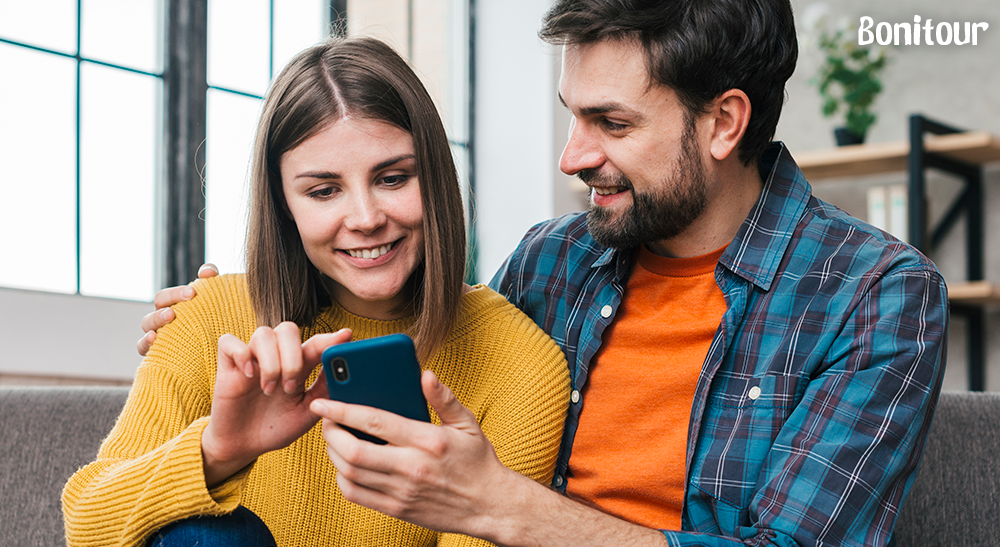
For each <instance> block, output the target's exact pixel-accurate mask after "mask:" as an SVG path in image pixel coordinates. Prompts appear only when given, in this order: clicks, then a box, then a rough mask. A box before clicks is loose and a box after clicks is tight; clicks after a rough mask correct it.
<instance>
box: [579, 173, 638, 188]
mask: <svg viewBox="0 0 1000 547" xmlns="http://www.w3.org/2000/svg"><path fill="white" fill-rule="evenodd" d="M576 176H577V177H579V179H580V180H582V181H583V182H584V183H586V184H592V185H594V186H621V187H622V188H626V189H628V190H631V189H632V181H631V180H629V178H628V177H626V176H625V175H624V174H622V173H616V174H614V175H602V174H601V173H599V172H598V171H597V169H581V170H580V171H579V172H578V173H577V174H576Z"/></svg>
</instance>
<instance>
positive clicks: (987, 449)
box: [0, 386, 1000, 547]
mask: <svg viewBox="0 0 1000 547" xmlns="http://www.w3.org/2000/svg"><path fill="white" fill-rule="evenodd" d="M127 394H128V390H127V388H92V387H90V388H66V387H45V388H24V387H3V386H0V443H2V445H3V446H2V450H0V454H3V456H2V458H3V475H2V477H0V546H3V547H18V546H25V547H27V546H32V547H35V546H56V545H63V544H64V540H63V526H62V514H61V511H60V506H59V496H60V493H61V492H62V487H63V484H65V482H66V480H67V479H68V478H69V476H70V475H72V474H73V472H74V471H76V469H77V468H78V467H79V466H81V465H84V464H85V463H87V462H88V461H90V460H91V459H93V457H94V455H95V454H96V453H97V448H98V445H99V444H100V442H101V439H102V438H103V437H104V436H105V435H106V434H107V432H108V431H109V430H110V429H111V427H112V426H113V425H114V421H115V418H116V417H117V415H118V412H119V411H120V410H121V407H122V405H124V403H125V398H126V396H127ZM998 511H1000V394H984V393H945V394H943V395H942V396H941V401H940V403H939V404H938V410H937V414H936V415H935V418H934V425H933V426H932V427H931V434H930V438H929V439H928V442H927V448H926V450H925V452H924V460H923V463H922V464H921V468H920V471H919V473H918V475H917V479H916V482H915V483H914V486H913V490H912V492H911V495H910V498H909V500H908V501H907V503H906V504H905V506H904V507H903V511H902V514H901V515H900V520H899V523H898V525H897V526H896V538H897V540H898V541H899V545H900V547H910V546H927V547H932V546H948V547H956V546H984V547H985V546H990V547H992V546H995V545H1000V516H998Z"/></svg>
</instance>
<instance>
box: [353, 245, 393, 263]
mask: <svg viewBox="0 0 1000 547" xmlns="http://www.w3.org/2000/svg"><path fill="white" fill-rule="evenodd" d="M389 249H392V243H389V244H387V245H382V246H381V247H376V248H374V249H362V250H356V249H348V250H347V254H349V255H351V256H353V257H354V258H367V259H370V260H374V259H376V258H378V257H380V256H382V255H384V254H385V253H388V252H389Z"/></svg>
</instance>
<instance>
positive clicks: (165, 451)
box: [62, 289, 252, 546]
mask: <svg viewBox="0 0 1000 547" xmlns="http://www.w3.org/2000/svg"><path fill="white" fill-rule="evenodd" d="M199 291H200V289H199ZM200 294H201V293H200V292H199V295H200ZM200 298H201V296H199V299H200ZM205 300H209V299H207V298H206V299H205ZM196 302H198V299H196V300H194V301H192V302H191V303H189V304H195V303H196ZM198 304H200V305H195V306H187V307H178V308H177V320H175V321H174V322H173V323H172V324H171V325H168V326H167V327H164V328H163V329H161V330H160V332H159V333H158V336H157V340H156V343H155V344H154V346H153V348H151V349H150V352H149V355H148V356H147V358H146V360H145V361H144V362H143V364H142V365H141V366H140V368H139V370H138V371H137V373H136V378H135V381H134V383H133V386H132V390H131V392H130V393H129V397H128V401H127V402H126V404H125V407H124V409H123V410H122V414H121V415H120V416H119V418H118V421H117V423H116V424H115V426H114V428H113V429H112V431H111V433H110V434H109V436H108V437H107V438H106V439H105V440H104V442H103V443H102V444H101V448H100V450H99V452H98V455H97V459H96V460H95V461H94V462H92V463H90V464H88V465H87V466H85V467H83V468H81V469H80V470H78V471H77V472H76V473H75V474H74V475H73V476H72V477H71V478H70V480H69V482H68V483H67V485H66V487H65V489H64V491H63V497H62V502H63V514H64V519H65V528H66V541H67V545H70V546H78V545H80V546H83V545H122V546H133V545H142V543H143V542H144V541H145V539H146V538H147V537H148V536H149V535H150V534H151V533H152V532H154V531H155V530H157V529H158V528H160V527H162V526H164V525H166V524H169V523H171V522H175V521H178V520H181V519H184V518H187V517H190V516H194V515H219V514H225V513H227V512H231V511H232V510H234V509H235V508H236V507H237V506H238V505H239V503H240V497H241V492H242V486H243V483H244V481H245V479H246V476H247V474H248V473H249V470H250V468H251V467H252V466H248V467H247V468H246V469H243V470H242V471H241V472H239V473H237V474H236V475H234V476H233V477H231V478H230V479H229V480H228V481H226V482H224V483H223V484H221V485H219V486H218V487H216V488H214V489H212V490H208V489H207V487H206V485H205V476H204V470H203V467H202V455H201V434H202V432H203V431H204V429H205V427H206V426H207V425H208V415H209V413H210V411H211V390H212V382H213V381H214V368H215V352H216V350H215V347H216V344H215V343H214V342H212V341H211V340H212V338H211V337H212V335H213V334H214V332H213V331H212V330H211V329H208V328H205V327H204V326H202V325H200V324H199V321H198V319H199V317H200V315H201V314H200V312H201V311H202V310H206V309H210V308H209V306H210V305H211V303H210V302H207V301H203V302H200V303H198Z"/></svg>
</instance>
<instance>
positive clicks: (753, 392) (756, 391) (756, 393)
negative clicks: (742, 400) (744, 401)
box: [748, 386, 760, 401]
mask: <svg viewBox="0 0 1000 547" xmlns="http://www.w3.org/2000/svg"><path fill="white" fill-rule="evenodd" d="M748 395H749V396H750V400H752V401H756V400H757V397H760V388H759V387H757V386H753V387H752V388H750V393H748Z"/></svg>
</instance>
